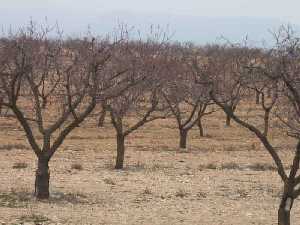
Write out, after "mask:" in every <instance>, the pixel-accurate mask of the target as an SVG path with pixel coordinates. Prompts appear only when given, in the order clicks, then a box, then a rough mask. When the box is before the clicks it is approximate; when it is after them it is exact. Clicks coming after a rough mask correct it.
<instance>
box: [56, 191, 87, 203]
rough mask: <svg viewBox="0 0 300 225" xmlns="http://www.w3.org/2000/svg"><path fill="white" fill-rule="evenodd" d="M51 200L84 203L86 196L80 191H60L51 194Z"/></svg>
mask: <svg viewBox="0 0 300 225" xmlns="http://www.w3.org/2000/svg"><path fill="white" fill-rule="evenodd" d="M51 197H52V198H51V201H53V202H58V203H59V202H68V203H72V204H84V203H87V202H88V200H87V196H86V195H84V194H81V193H66V194H65V193H62V192H54V193H52V195H51Z"/></svg>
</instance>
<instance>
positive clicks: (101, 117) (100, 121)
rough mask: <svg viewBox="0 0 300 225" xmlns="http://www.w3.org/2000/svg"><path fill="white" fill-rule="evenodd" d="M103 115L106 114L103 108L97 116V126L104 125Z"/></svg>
mask: <svg viewBox="0 0 300 225" xmlns="http://www.w3.org/2000/svg"><path fill="white" fill-rule="evenodd" d="M105 116H106V109H105V108H103V110H102V112H101V115H100V117H99V121H98V127H103V126H104V121H105Z"/></svg>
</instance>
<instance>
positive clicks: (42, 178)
mask: <svg viewBox="0 0 300 225" xmlns="http://www.w3.org/2000/svg"><path fill="white" fill-rule="evenodd" d="M48 163H49V160H48V159H45V158H44V157H39V158H38V166H37V167H38V168H37V170H36V175H35V197H36V198H37V199H48V198H49V180H50V172H49V166H48Z"/></svg>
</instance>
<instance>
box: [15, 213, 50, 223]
mask: <svg viewBox="0 0 300 225" xmlns="http://www.w3.org/2000/svg"><path fill="white" fill-rule="evenodd" d="M19 221H20V222H21V224H23V223H24V222H25V223H26V222H28V223H34V224H35V225H38V224H44V222H49V221H50V219H49V218H48V217H46V216H43V215H38V214H34V213H32V214H30V215H24V216H21V217H20V218H19Z"/></svg>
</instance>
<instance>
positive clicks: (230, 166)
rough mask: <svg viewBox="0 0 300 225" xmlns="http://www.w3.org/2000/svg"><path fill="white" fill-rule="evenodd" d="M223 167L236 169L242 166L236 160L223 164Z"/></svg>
mask: <svg viewBox="0 0 300 225" xmlns="http://www.w3.org/2000/svg"><path fill="white" fill-rule="evenodd" d="M221 169H227V170H234V169H240V166H239V165H238V164H236V163H234V162H230V163H225V164H223V165H222V167H221Z"/></svg>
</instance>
